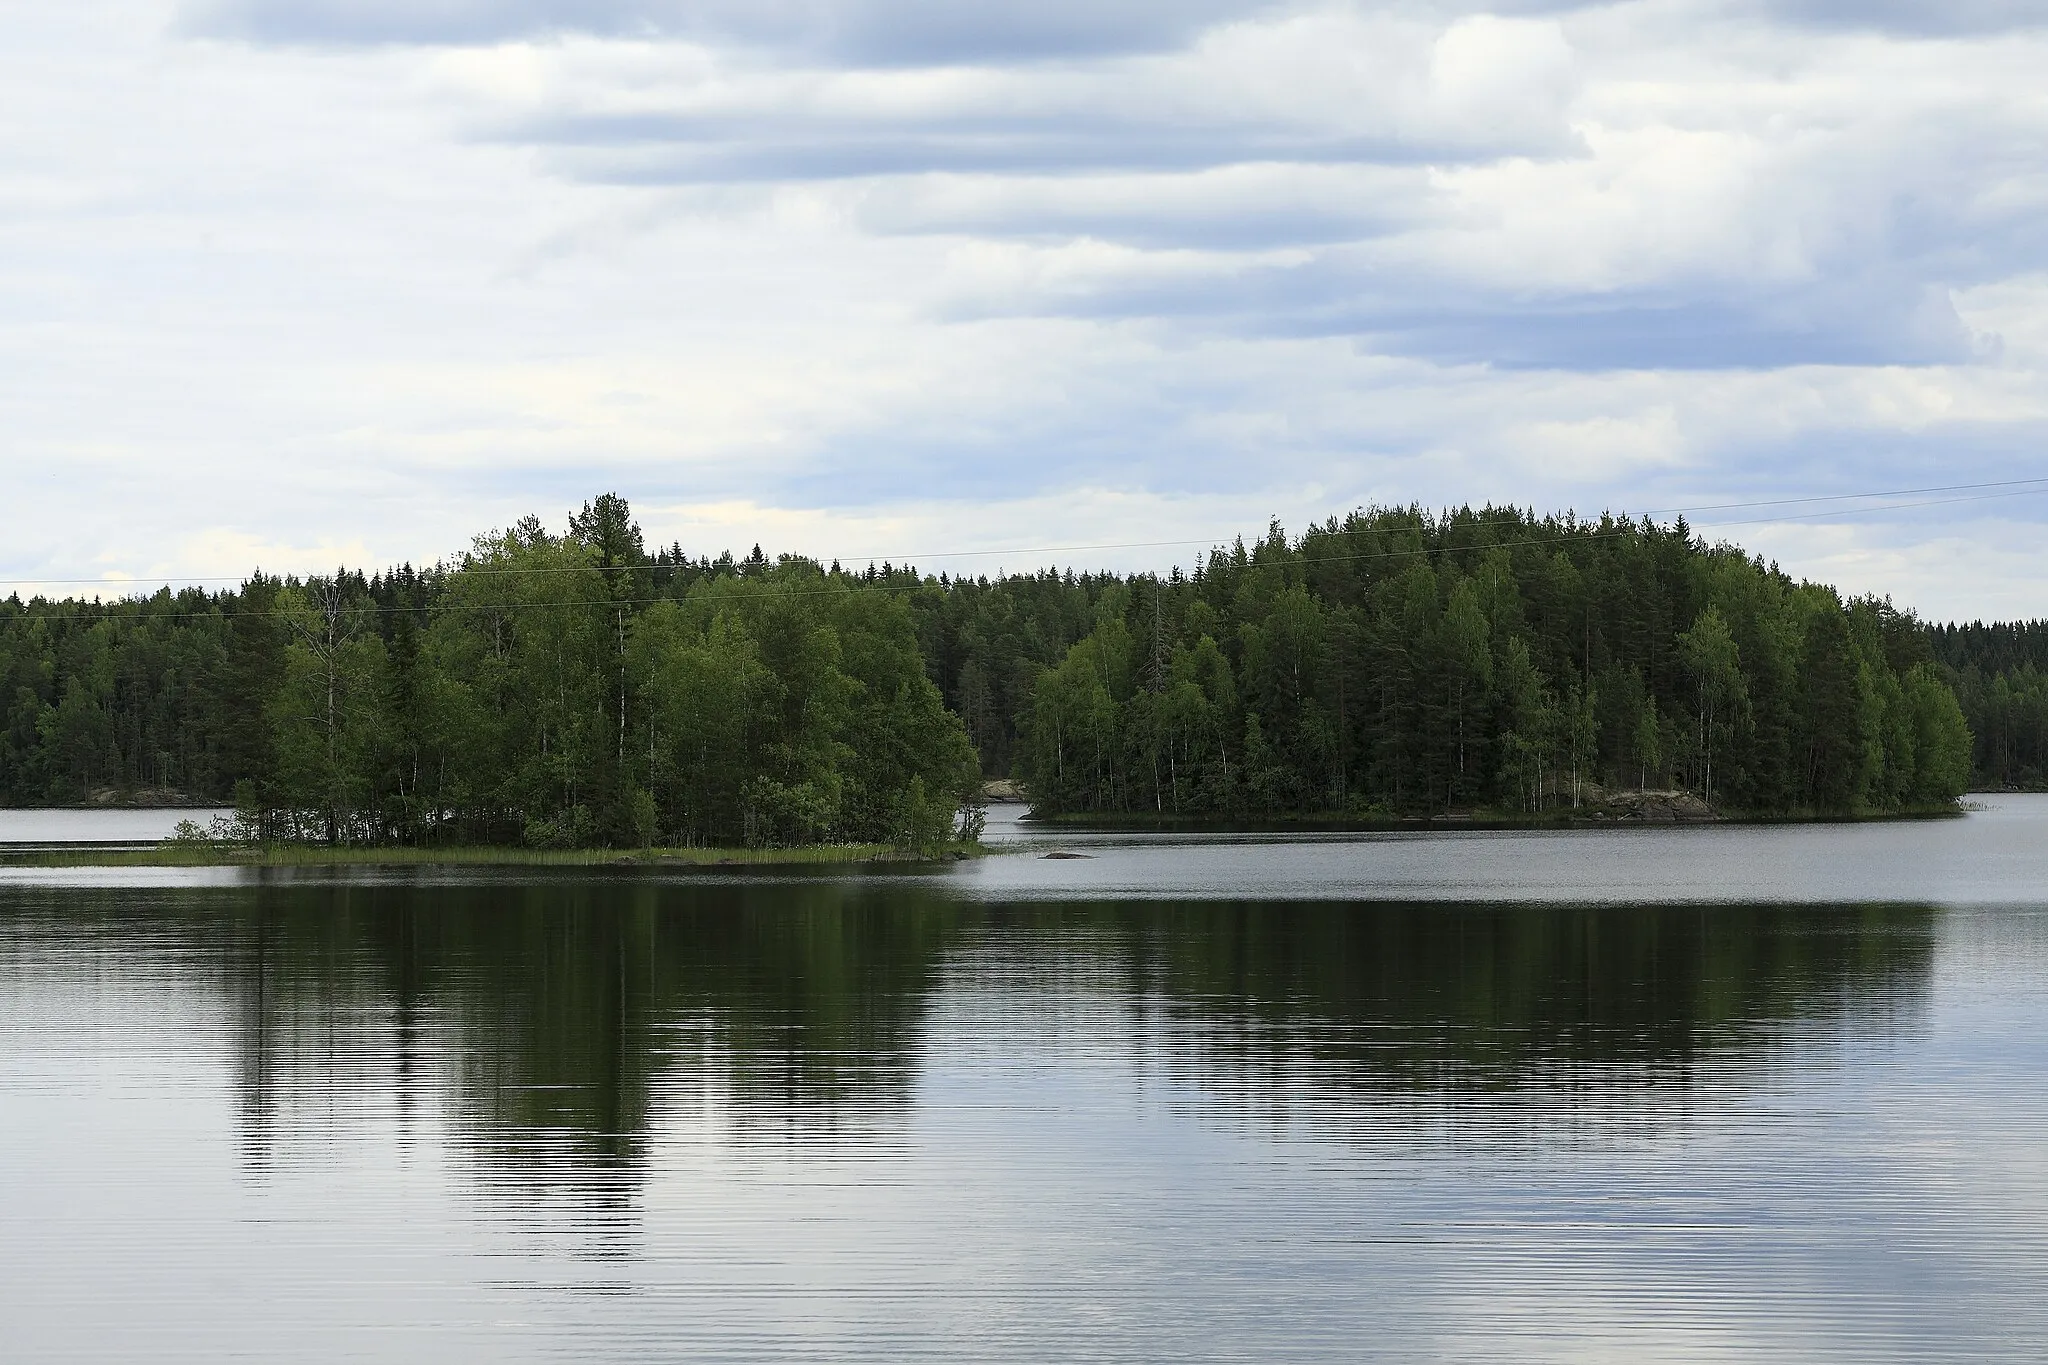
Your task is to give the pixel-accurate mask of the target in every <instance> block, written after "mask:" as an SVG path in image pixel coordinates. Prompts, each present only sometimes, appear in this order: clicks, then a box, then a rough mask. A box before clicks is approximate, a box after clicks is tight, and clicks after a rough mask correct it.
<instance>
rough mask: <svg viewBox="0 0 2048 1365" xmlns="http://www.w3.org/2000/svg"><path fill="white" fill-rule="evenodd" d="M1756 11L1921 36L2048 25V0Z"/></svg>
mask: <svg viewBox="0 0 2048 1365" xmlns="http://www.w3.org/2000/svg"><path fill="white" fill-rule="evenodd" d="M1751 8H1752V12H1754V13H1756V14H1758V15H1759V16H1760V17H1763V18H1766V19H1779V20H1786V21H1790V22H1792V23H1797V24H1808V25H1814V26H1817V27H1826V28H1847V29H1863V30H1868V31H1873V32H1881V33H1900V34H1910V35H1921V36H1947V35H1958V34H1968V33H2003V32H2008V31H2012V30H2017V29H2028V28H2040V27H2042V26H2043V25H2048V0H1759V3H1756V4H1755V5H1754V6H1752V7H1751Z"/></svg>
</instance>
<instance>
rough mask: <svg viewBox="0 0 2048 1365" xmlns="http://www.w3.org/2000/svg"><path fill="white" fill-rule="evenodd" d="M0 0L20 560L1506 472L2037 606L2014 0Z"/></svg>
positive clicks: (5, 387)
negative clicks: (572, 520) (1599, 2)
mask: <svg viewBox="0 0 2048 1365" xmlns="http://www.w3.org/2000/svg"><path fill="white" fill-rule="evenodd" d="M0 23H4V28H0V472H4V474H5V483H4V485H0V486H4V488H5V489H6V499H5V505H6V507H7V510H8V515H7V517H6V518H5V521H4V538H0V577H5V578H7V579H10V580H16V581H19V582H22V583H24V584H27V583H33V584H39V585H53V584H61V583H67V582H71V581H74V580H77V581H79V582H81V583H82V584H84V585H86V589H85V590H93V589H92V588H91V586H90V585H91V584H94V583H101V584H107V585H112V590H116V591H118V590H120V585H121V584H123V583H124V582H127V581H129V580H136V581H142V582H149V581H158V580H162V579H165V578H169V579H172V580H174V581H190V580H194V579H199V578H203V577H205V576H209V575H234V574H239V573H241V572H244V571H246V570H247V569H249V568H250V567H252V566H254V565H256V564H259V563H260V564H261V565H263V566H264V567H266V568H272V569H299V570H307V569H317V568H324V567H331V566H332V565H333V564H334V563H335V562H336V561H338V560H346V561H347V562H349V563H351V564H371V565H376V564H382V563H385V562H390V561H395V560H399V559H407V558H410V559H414V560H421V559H431V558H434V557H437V556H439V555H441V554H444V553H447V552H450V551H453V550H457V549H459V548H461V547H462V546H463V545H464V544H465V543H466V542H467V540H468V537H469V536H470V535H471V534H472V533H473V532H476V531H480V530H484V529H487V528H489V527H491V526H494V525H502V524H505V523H507V522H509V521H511V520H513V519H515V518H517V517H518V516H520V515H522V514H524V513H527V512H538V513H540V514H541V515H542V516H543V517H544V518H546V519H547V520H548V521H550V522H552V523H556V524H559V523H560V522H561V521H562V519H563V517H564V515H565V514H566V512H567V510H568V509H569V508H570V507H571V506H572V505H574V504H576V503H578V502H580V501H581V500H582V499H583V498H584V497H586V496H588V495H589V494H591V493H594V492H599V491H603V490H606V489H615V490H617V491H618V492H620V493H623V494H625V495H626V496H627V497H629V498H630V499H631V500H632V501H633V503H634V505H635V507H636V509H638V511H639V512H640V514H641V517H642V520H643V521H644V523H645V524H646V526H647V528H648V530H649V532H650V534H652V535H654V536H655V537H657V538H659V539H660V540H662V541H664V542H666V541H668V540H671V539H680V540H681V541H682V542H683V543H684V544H685V545H686V546H687V547H689V548H691V549H692V550H714V551H715V550H717V549H720V548H724V547H727V546H732V547H736V548H739V549H744V548H745V547H746V546H748V545H750V544H752V543H754V542H756V541H759V542H761V543H762V544H763V545H764V547H765V548H767V549H768V550H769V551H770V552H771V553H773V552H776V551H780V550H804V551H807V552H812V553H817V554H819V555H821V556H826V557H830V556H839V557H842V558H847V559H864V558H866V557H868V556H871V555H872V556H875V557H884V556H886V557H890V558H895V559H901V558H903V557H905V556H913V557H915V558H916V559H917V560H918V562H919V563H920V564H922V565H924V566H926V567H928V568H931V569H934V570H936V569H939V568H948V569H953V570H956V571H957V570H961V569H967V570H971V571H991V572H992V571H994V570H995V569H996V568H998V567H1007V568H1012V569H1015V568H1023V567H1029V566H1031V565H1034V564H1036V563H1039V562H1042V561H1046V560H1049V559H1057V560H1059V561H1061V562H1073V563H1081V564H1100V565H1113V566H1117V567H1150V566H1155V565H1157V566H1164V565H1165V564H1168V563H1172V562H1176V561H1178V562H1181V563H1188V562H1191V560H1192V558H1193V556H1194V555H1195V554H1196V553H1197V552H1198V550H1199V548H1200V543H1203V542H1207V541H1211V540H1215V539H1218V538H1224V537H1228V536H1230V535H1232V534H1235V533H1237V532H1239V531H1246V532H1255V531H1257V530H1258V529H1260V528H1261V527H1263V526H1264V525H1265V523H1266V522H1267V520H1268V519H1269V518H1272V517H1278V518H1280V519H1281V520H1282V522H1283V523H1285V524H1287V525H1288V526H1290V527H1299V526H1300V525H1302V524H1303V523H1304V522H1305V521H1307V520H1308V519H1310V518H1312V517H1314V518H1320V517H1322V516H1326V515H1329V514H1332V513H1336V514H1341V513H1342V512H1344V511H1345V510H1347V509H1349V508H1351V507H1355V506H1358V505H1361V504H1366V503H1372V502H1400V503H1406V502H1410V501H1420V502H1422V503H1424V504H1425V505H1431V506H1439V505H1445V504H1451V503H1457V502H1465V501H1471V502H1474V503H1478V502H1483V501H1487V500H1493V501H1508V502H1516V503H1520V504H1524V505H1532V504H1533V505H1534V506H1536V507H1538V508H1540V509H1549V508H1553V507H1555V508H1575V509H1578V510H1579V511H1581V512H1585V513H1597V512H1599V511H1600V510H1602V509H1605V508H1613V509H1617V510H1620V509H1626V510H1630V511H1646V510H1647V511H1653V512H1661V511H1667V510H1671V509H1680V508H1690V509H1708V510H1696V511H1694V512H1693V513H1692V520H1693V521H1694V522H1695V523H1696V524H1699V525H1701V526H1703V527H1712V528H1713V534H1715V535H1716V536H1726V537H1728V538H1731V539H1735V540H1737V541H1739V542H1741V543H1743V544H1745V545H1748V546H1750V547H1752V548H1753V549H1756V550H1759V551H1761V552H1763V553H1765V554H1767V555H1770V556H1772V557H1774V558H1777V559H1779V560H1780V561H1781V562H1782V563H1783V564H1784V565H1785V566H1786V567H1787V568H1788V569H1790V570H1792V571H1793V572H1795V573H1798V574H1803V575H1807V576H1813V577H1819V578H1826V579H1829V580H1832V581H1835V582H1839V583H1841V584H1843V585H1844V586H1845V587H1848V588H1850V589H1853V590H1856V591H1876V592H1885V593H1890V594H1892V595H1893V596H1894V597H1895V599H1897V600H1898V601H1900V602H1901V603H1902V604H1910V605H1915V606H1918V607H1919V608H1921V609H1922V610H1923V611H1925V612H1927V613H1929V614H1931V615H1934V616H1938V617H1943V616H1954V615H1979V614H1983V615H2007V616H2009V615H2048V543H2044V537H2043V535H2042V530H2043V527H2044V525H2048V458H2044V457H2043V452H2044V449H2048V447H2044V445H2043V438H2044V435H2048V383H2044V379H2048V81H2044V79H2043V76H2042V73H2043V72H2048V0H2003V2H1995V0H1949V3H1944V4H1939V5H1937V4H1926V3H1908V2H1907V0H1865V2H1864V3H1853V2H1852V0H1642V2H1640V3H1625V4H1618V5H1606V6H1589V7H1583V8H1574V7H1570V6H1567V5H1551V4H1546V3H1543V0H1521V2H1517V0H1507V3H1503V4H1501V5H1499V6H1497V7H1496V8H1494V9H1486V8H1481V7H1477V6H1466V5H1460V4H1457V3H1453V2H1452V0H1441V2H1436V0H1415V2H1414V3H1406V4H1392V5H1356V4H1345V3H1307V4H1292V3H1284V0H1283V2H1275V3H1258V2H1257V0H1034V3H1031V4H1028V5H1027V4H1017V3H1010V4H1003V5H992V4H983V3H977V2H976V0H953V3H948V4H937V3H925V2H921V0H920V2H916V3H913V0H67V3H64V4H48V3H41V2H40V0H0ZM2028 478H2038V479H2040V480H2041V481H2040V482H2037V483H2034V484H2032V485H2027V486H2022V487H2019V488H2014V487H2011V486H2006V487H2002V488H1982V487H1976V488H1969V487H1962V486H1963V485H1985V484H1994V483H2001V482H2008V481H2013V480H2024V479H2028ZM1927 489H1941V490H1945V491H1940V492H1910V493H1903V494H1899V495H1898V496H1892V497H1888V498H1876V499H1867V498H1854V497H1851V496H1849V495H1860V494H1871V493H1897V492H1898V491H1899V490H1927ZM1800 498H1825V499H1833V501H1824V502H1810V503H1794V502H1790V501H1787V500H1790V499H1800ZM1727 504H1766V505H1763V506H1737V507H1729V506H1726V505H1727ZM1173 542H1194V543H1190V544H1177V543H1173ZM1047 547H1117V548H1087V549H1062V550H1059V551H1058V552H1056V553H1054V552H1051V551H1049V550H1048V549H1047ZM966 552H988V553H966ZM101 590H106V589H104V588H103V589H101Z"/></svg>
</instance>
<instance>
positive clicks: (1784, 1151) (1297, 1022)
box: [0, 797, 2048, 1362]
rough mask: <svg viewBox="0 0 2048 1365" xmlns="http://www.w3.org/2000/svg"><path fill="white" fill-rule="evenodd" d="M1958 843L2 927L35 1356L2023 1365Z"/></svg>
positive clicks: (1512, 850) (1908, 839) (2013, 1159)
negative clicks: (1982, 1364)
mask: <svg viewBox="0 0 2048 1365" xmlns="http://www.w3.org/2000/svg"><path fill="white" fill-rule="evenodd" d="M1979 800H1980V801H1982V802H1983V804H1984V807H1985V808H1984V809H1982V810H1979V811H1977V812H1975V813H1972V814H1971V815H1969V816H1967V817H1965V818H1961V819H1953V820H1938V821H1925V822H1896V823H1880V824H1863V825H1785V826H1768V827H1753V826H1752V827H1745V826H1703V827H1685V828H1654V829H1651V828H1645V829H1613V830H1572V831H1542V832H1485V831H1474V830H1462V831H1458V830H1454V831H1431V832H1428V833H1420V834H1405V833H1403V834H1379V835H1297V836H1276V835H1264V836H1232V837H1217V836H1196V835H1154V836H1141V835H1129V834H1110V833H1100V832H1092V833H1091V832H1074V831H1058V830H1052V831H1046V830H1039V829H1034V828H1032V827H1030V826H1028V825H1025V824H1020V823H1018V822H1016V821H1014V820H1013V819H1007V818H999V819H997V820H996V821H994V822H992V829H993V837H994V838H995V839H996V840H997V841H998V842H999V843H1000V844H1001V846H1003V847H1004V848H1006V849H1007V850H1009V851H1007V852H1005V853H1004V854H1002V855H1000V856H993V857H989V858H986V859H981V860H978V861H975V862H972V863H966V864H959V865H954V866H948V867H942V868H934V869H930V870H923V871H918V872H913V873H891V874H881V873H875V874H867V875H860V874H855V873H839V874H834V875H806V876H789V875H782V874H772V873H744V874H731V873H710V872H684V871H675V872H669V873H662V874H657V873H654V872H651V871H650V870H647V869H641V868H633V869H583V870H575V871H561V872H547V871H518V870H508V869H466V870H459V871H456V870H437V869H409V870H404V871H386V872H369V871H361V870H351V871H348V872H333V871H302V870H295V871H291V872H277V871H269V872H257V871H250V870H243V869H207V870H180V869H121V870H93V869H24V868H5V869H0V1216H4V1224H0V1226H4V1228H5V1235H4V1237H0V1356H4V1357H5V1358H6V1359H7V1360H9V1361H45V1360H51V1361H54V1360H129V1359H135V1358H138V1357H148V1358H152V1359H156V1358H193V1359H204V1360H220V1359H230V1358H248V1359H264V1360H274V1359H281V1358H289V1359H293V1360H323V1361H324V1360H362V1359H373V1360H396V1361H412V1360H418V1361H450V1360H478V1361H496V1360H554V1359H559V1360H578V1361H591V1360H595V1361H608V1360H621V1361H623V1360H629V1359H631V1360H640V1359H647V1358H677V1357H684V1356H687V1357H689V1358H692V1359H704V1360H764V1361H765V1360H790V1359H798V1360H801V1359H821V1360H825V1359H829V1360H844V1359H864V1360H904V1359H931V1360H947V1361H954V1360H990V1361H1047V1360H1082V1359H1085V1360H1112V1361H1183V1360H1184V1361H1197V1360H1199V1361H1208V1360H1245V1359H1261V1360H1289V1359H1297V1360H1316V1361H1322V1360H1344V1359H1349V1360H1388V1361H1397V1360H1398V1361H1411V1360H1431V1359H1437V1360H1461V1361H1530V1360H1556V1361H1588V1360H1593V1361H1602V1360H1612V1361H1628V1362H1637V1361H1663V1360H1669V1361H1717V1360H1731V1361H1732V1360H1757V1359H1769V1360H1774V1361H1777V1360H1784V1361H1807V1360H1812V1361H1859V1362H1860V1361H1885V1360H1896V1361H1908V1360H1912V1361H1924V1360H2014V1361H2018V1360H2029V1361H2031V1360H2038V1359H2042V1358H2044V1357H2048V1027H2044V1023H2048V798H2039V797H1987V798H1979ZM52 818H53V820H54V827H53V826H51V825H47V824H46V825H44V826H39V827H37V828H36V829H35V830H34V831H33V833H32V834H31V835H30V836H27V837H29V838H32V839H33V840H35V841H47V842H57V841H62V840H63V839H65V838H66V837H68V836H67V830H69V831H70V836H76V829H75V828H73V827H69V826H65V824H64V822H63V821H62V820H61V819H55V817H52ZM0 837H8V836H7V835H6V832H5V830H4V828H0ZM76 837H82V836H76ZM91 837H94V838H115V837H129V836H127V835H121V836H113V835H106V836H101V835H95V836H91ZM1051 853H1058V854H1062V855H1066V856H1060V857H1048V856H1046V855H1047V854H1051Z"/></svg>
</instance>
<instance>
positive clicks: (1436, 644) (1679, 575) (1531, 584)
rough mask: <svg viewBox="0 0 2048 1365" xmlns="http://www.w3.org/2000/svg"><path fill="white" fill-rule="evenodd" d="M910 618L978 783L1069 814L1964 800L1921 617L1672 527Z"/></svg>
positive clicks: (1857, 807) (1512, 523)
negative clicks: (1665, 792)
mask: <svg viewBox="0 0 2048 1365" xmlns="http://www.w3.org/2000/svg"><path fill="white" fill-rule="evenodd" d="M910 595H911V598H912V606H913V610H914V611H915V612H916V613H917V615H918V620H919V633H920V638H921V639H922V640H923V642H924V648H925V655H926V658H927V660H928V661H929V662H930V664H931V666H932V667H933V670H934V675H935V676H936V677H937V678H938V679H939V681H940V683H941V686H942V687H943V689H944V691H945V694H946V697H947V700H948V703H949V704H950V705H951V706H952V708H953V709H954V711H955V712H956V713H957V714H958V715H959V716H960V717H961V719H962V722H963V723H964V724H965V725H966V727H967V731H968V734H969V736H970V738H972V739H973V740H974V742H975V744H976V746H977V748H978V750H979V751H980V753H981V755H982V757H983V760H984V762H985V763H988V764H989V765H990V766H991V768H992V770H994V771H1012V772H1015V773H1016V774H1018V775H1019V776H1021V777H1023V778H1024V779H1025V781H1026V782H1027V784H1028V785H1029V788H1030V790H1031V792H1032V794H1033V796H1034V798H1035V799H1036V800H1037V801H1038V802H1039V803H1040V804H1041V805H1043V806H1046V807H1048V808H1051V809H1055V810H1059V811H1066V812H1109V813H1117V812H1160V813H1181V814H1188V815H1242V814H1270V815H1283V814H1301V813H1319V814H1327V815H1331V816H1354V817H1385V816H1396V815H1415V814H1426V813H1432V812H1452V811H1458V810H1466V809H1473V808H1492V809H1495V810H1506V811H1524V812H1535V811H1541V810H1546V809H1552V808H1556V807H1558V806H1568V805H1575V804H1582V803H1584V802H1586V801H1588V800H1590V799H1592V798H1593V796H1594V795H1595V794H1596V793H1597V791H1599V790H1601V789H1606V788H1616V787H1620V788H1669V787H1683V788H1687V789H1690V790H1692V791H1694V792H1696V793H1699V794H1700V795H1702V796H1704V797H1706V798H1707V799H1708V800H1710V801H1711V802H1712V803H1713V804H1715V805H1716V806H1720V807H1723V808H1727V809H1733V810H1738V811H1746V812H1752V813H1759V814H1766V813H1784V812H1800V811H1804V812H1816V813H1854V812H1881V811H1893V810H1901V809H1907V808H1917V807H1933V806H1940V805H1943V804H1947V803H1951V802H1953V801H1954V799H1955V798H1956V797H1957V796H1958V795H1959V794H1960V793H1961V792H1962V791H1963V790H1965V788H1966V786H1967V784H1968V781H1969V778H1970V771H1971V766H1970V756H1971V736H1970V733H1969V730H1968V727H1967V725H1966V723H1965V721H1964V718H1963V715H1962V713H1961V711H1960V710H1959V709H1958V706H1957V702H1956V699H1955V697H1954V695H1953V694H1952V693H1951V690H1950V688H1949V686H1948V685H1947V683H1946V682H1945V680H1944V678H1943V676H1942V673H1941V671H1940V668H1939V667H1938V665H1937V661H1936V658H1935V655H1934V653H1933V649H1932V645H1931V642H1930V638H1929V633H1928V632H1927V630H1926V629H1924V628H1923V626H1922V625H1921V623H1920V622H1919V621H1918V620H1917V619H1916V618H1914V617H1913V616H1912V615H1911V614H1910V613H1908V612H1902V611H1898V610H1896V609H1894V608H1893V607H1892V606H1891V605H1890V604H1889V603H1888V602H1884V601H1878V600H1873V599H1868V598H1864V599H1854V600H1844V599H1843V598H1842V596H1841V595H1840V594H1839V593H1837V592H1836V591H1835V590H1833V589H1832V588H1829V587H1827V586H1825V585H1820V584H1812V583H1801V582H1794V581H1793V580H1792V579H1791V578H1790V577H1789V576H1787V575H1786V574H1784V573H1783V572H1781V571H1780V570H1779V569H1777V568H1776V566H1774V565H1768V564H1765V563H1764V562H1762V561H1761V560H1758V559H1752V558H1750V557H1748V556H1746V555H1745V554H1744V553H1743V552H1742V551H1741V550H1739V549H1737V548H1735V547H1733V546H1728V545H1708V544H1706V543H1705V542H1704V541H1702V540H1701V539H1700V538H1698V537H1696V536H1695V535H1694V534H1693V533H1692V531H1691V530H1690V528H1689V527H1687V526H1686V524H1685V523H1684V521H1683V520H1680V521H1678V522H1676V523H1675V524H1672V525H1668V526H1660V525H1657V524H1653V523H1651V522H1649V521H1647V520H1641V521H1638V520H1630V519H1627V518H1616V517H1603V518H1601V519H1599V520H1597V521H1582V520H1579V519H1577V518H1574V517H1570V516H1565V517H1557V516H1550V517H1540V518H1539V517H1537V516H1536V515H1535V514H1533V513H1529V512H1523V511H1519V510H1517V509H1514V508H1496V507H1489V508H1485V509H1482V510H1479V511H1474V510H1472V509H1469V508H1464V509H1459V510H1457V511H1454V512H1450V513H1446V514H1443V515H1432V514H1429V513H1426V512H1424V511H1422V510H1421V509H1419V508H1414V507H1409V508H1379V509H1371V510H1363V511H1359V512H1356V513H1353V514H1352V515H1350V516H1348V517H1346V518H1344V519H1343V520H1341V521H1339V520H1336V519H1331V520H1329V521H1327V522H1325V523H1323V524H1322V525H1319V526H1315V527H1312V528H1310V529H1309V531H1308V532H1307V533H1306V534H1304V535H1301V536H1298V537H1290V536H1288V535H1286V534H1284V533H1283V532H1282V531H1281V529H1280V528H1279V527H1278V526H1277V525H1276V526H1274V527H1272V528H1270V529H1269V531H1268V533H1267V535H1266V536H1265V537H1264V538H1263V539H1260V540H1258V541H1256V542H1255V543H1253V544H1250V545H1246V544H1245V543H1243V542H1242V541H1240V542H1238V543H1237V544H1235V545H1233V546H1230V547H1227V548H1221V549H1217V550H1215V551H1213V552H1212V553H1211V554H1210V555H1209V556H1208V557H1207V559H1206V560H1205V561H1203V562H1202V563H1200V564H1198V565H1197V566H1196V567H1195V569H1194V570H1193V571H1192V572H1190V573H1185V574H1184V573H1182V572H1180V571H1178V570H1176V571H1174V572H1173V573H1170V574H1167V575H1165V576H1163V577H1162V576H1153V575H1138V576H1131V577H1119V576H1116V575H1092V576H1091V575H1059V574H1052V573H1041V574H1037V575H1030V576H1014V577H1008V578H1004V579H1001V580H1000V581H997V582H985V581H982V580H975V581H972V582H954V583H951V584H944V583H927V584H925V585H924V586H923V587H919V588H914V589H913V590H912V591H911V594H910Z"/></svg>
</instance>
